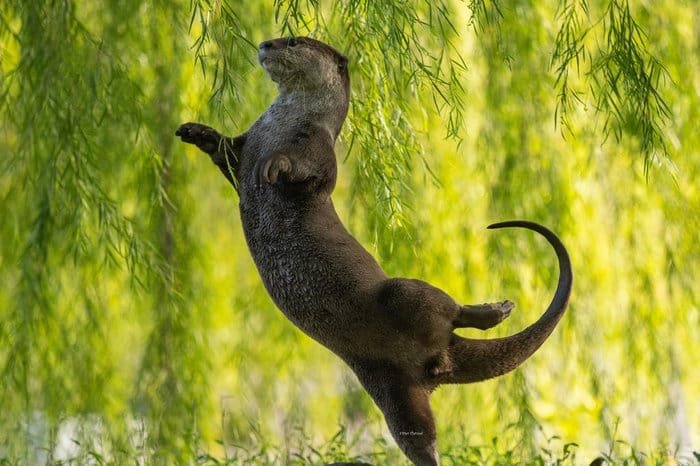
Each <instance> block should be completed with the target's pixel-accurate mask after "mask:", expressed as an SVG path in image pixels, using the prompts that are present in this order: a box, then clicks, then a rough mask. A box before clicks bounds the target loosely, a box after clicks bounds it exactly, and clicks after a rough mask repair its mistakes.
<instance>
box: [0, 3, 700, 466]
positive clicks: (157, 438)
mask: <svg viewBox="0 0 700 466" xmlns="http://www.w3.org/2000/svg"><path fill="white" fill-rule="evenodd" d="M699 18H700V7H698V6H697V5H696V4H694V3H692V2H691V3H687V2H680V1H676V0H662V1H659V2H656V3H655V4H653V5H651V4H644V5H637V4H634V3H632V4H631V3H630V2H628V1H626V0H598V1H583V0H561V1H549V2H526V1H520V0H519V1H515V2H497V1H493V0H492V1H479V0H473V1H470V2H460V1H456V0H455V1H448V0H441V1H435V2H419V1H407V2H399V3H394V2H374V1H369V0H342V1H337V2H323V3H322V2H318V1H307V2H299V1H275V2H254V3H252V4H251V2H234V1H226V0H223V1H216V2H211V1H205V0H193V1H189V2H185V1H184V0H173V1H151V2H141V1H135V0H109V1H105V2H101V3H100V4H99V5H98V4H96V3H95V2H88V1H84V0H63V1H54V2H47V1H43V2H42V1H38V2H25V1H20V0H7V1H4V2H3V3H2V5H1V6H0V73H1V75H0V77H1V79H0V110H1V111H0V150H2V157H0V199H1V201H0V218H2V222H0V231H1V232H2V241H1V244H0V251H1V253H0V265H1V268H0V277H1V278H2V280H3V283H5V286H3V287H2V288H1V289H0V377H1V379H0V386H2V389H1V391H0V407H1V409H2V412H3V416H2V417H0V458H3V459H7V460H9V461H10V462H12V463H15V462H17V463H37V462H45V461H59V460H70V459H72V460H75V461H77V462H85V461H90V460H92V461H98V462H99V461H104V462H115V463H122V462H132V461H145V462H163V463H167V464H172V463H174V462H192V461H195V459H197V458H199V459H200V461H208V462H212V463H215V462H218V461H224V460H227V461H230V462H232V463H233V464H236V462H237V461H238V462H241V464H243V463H244V462H246V461H257V462H258V463H260V464H279V463H280V462H285V461H286V462H295V461H296V462H299V463H303V462H322V461H324V460H333V459H334V460H342V459H344V458H348V457H350V456H352V454H353V453H355V454H362V455H375V456H373V461H375V462H377V463H386V464H398V463H397V462H400V461H401V460H400V459H399V458H400V456H398V455H397V453H396V450H395V448H394V447H393V446H392V445H391V444H387V442H385V441H384V440H383V438H384V437H383V436H382V430H381V429H382V424H381V419H380V417H379V415H378V413H377V412H376V410H375V409H374V408H373V407H372V404H371V402H370V401H369V400H368V398H367V397H366V396H365V395H364V394H363V393H362V392H361V391H359V389H358V387H357V384H356V382H355V381H354V379H353V378H352V376H351V375H349V373H348V372H347V371H346V370H345V369H344V368H343V366H342V365H341V364H340V363H339V362H338V361H337V360H335V359H334V358H333V357H332V356H331V355H330V354H329V353H327V352H326V351H325V350H323V349H322V348H320V347H319V346H318V345H316V344H314V343H313V342H311V341H310V340H308V339H307V338H306V337H304V336H303V335H301V334H300V333H299V332H297V331H296V330H295V329H294V328H293V327H292V326H291V325H289V324H288V323H286V322H285V321H284V320H283V318H282V317H281V315H280V314H279V312H278V311H276V310H275V309H274V306H273V305H272V303H271V302H270V300H269V299H268V298H267V297H266V294H265V292H264V290H263V288H262V286H261V284H260V282H259V279H258V278H257V274H256V273H255V270H254V267H253V265H252V263H251V261H250V259H249V257H248V253H247V251H246V248H245V242H244V240H243V238H242V236H241V232H240V225H238V220H237V218H238V216H237V211H236V198H235V194H234V193H233V192H232V191H231V190H230V189H228V188H227V186H226V183H225V182H224V181H222V179H220V175H219V174H218V173H217V172H216V170H214V169H213V167H211V166H210V165H209V164H207V163H206V161H205V160H204V159H202V158H201V157H199V156H198V154H196V153H195V152H190V149H186V148H185V147H183V146H181V145H177V144H175V138H174V135H173V133H174V130H175V129H176V128H177V126H178V124H179V123H181V122H183V121H187V120H202V121H207V122H210V123H211V124H212V125H213V126H216V127H220V128H227V129H228V132H229V133H230V134H238V133H240V132H241V131H242V130H244V129H245V128H246V127H247V126H248V125H249V124H250V123H251V122H252V121H253V120H254V119H255V118H256V116H257V115H259V114H260V113H261V111H262V110H263V109H264V108H265V106H266V105H267V104H268V103H269V102H270V101H271V100H272V98H273V97H274V94H275V89H274V87H273V86H272V85H271V84H270V83H269V82H268V81H267V79H266V78H265V77H264V75H263V73H262V71H261V70H260V69H259V67H258V66H257V64H256V63H255V56H256V44H257V43H259V42H260V41H262V40H263V39H266V38H269V37H271V36H278V35H311V36H314V37H316V38H319V39H321V40H324V41H326V42H329V43H331V44H333V45H334V46H335V47H336V48H338V49H340V50H342V51H343V52H344V53H345V54H346V55H348V56H349V58H350V62H351V65H350V72H351V80H352V92H353V95H352V102H351V110H350V114H349V116H348V120H347V121H346V123H345V127H344V129H343V132H342V134H341V143H340V145H339V147H338V148H337V153H338V154H339V158H340V159H341V162H342V163H341V164H340V170H341V181H340V184H339V187H338V190H337V193H336V201H337V203H339V204H340V205H341V206H342V210H343V212H342V214H343V215H342V216H343V218H344V220H345V221H346V222H347V223H348V224H349V225H350V228H351V230H352V231H353V232H354V233H355V234H357V235H358V237H359V238H360V239H361V241H362V242H363V243H364V244H365V245H367V246H368V247H370V248H373V250H374V252H375V253H376V254H377V255H378V256H379V257H380V259H381V262H382V264H383V265H384V267H385V269H386V270H387V272H389V273H392V274H400V275H402V276H416V277H420V278H424V279H427V280H429V281H431V282H433V283H435V284H436V285H439V286H441V287H442V288H443V289H446V290H447V291H449V292H450V294H451V295H453V296H456V297H459V298H460V300H462V301H464V302H476V301H486V300H491V299H502V298H509V299H512V300H514V301H516V303H517V305H518V308H517V313H516V314H514V315H513V317H512V318H511V321H510V322H508V323H506V324H504V325H503V326H502V327H501V328H499V329H495V330H494V331H493V332H492V335H504V334H509V333H514V332H515V331H516V330H517V329H520V328H522V327H523V326H524V325H526V324H527V323H529V322H531V321H533V320H534V319H535V318H536V315H537V313H538V312H539V311H540V310H541V309H542V308H543V307H544V304H546V300H547V297H548V293H549V289H550V288H551V287H552V286H553V282H554V280H555V277H554V276H553V264H550V263H549V262H547V263H542V260H544V259H543V258H545V257H549V254H548V252H547V251H546V249H545V248H544V246H543V245H540V244H539V243H534V242H533V241H534V240H532V238H529V237H527V236H521V235H518V236H513V237H512V238H510V237H508V236H504V235H499V236H494V237H491V236H486V233H484V232H483V231H482V229H481V228H482V227H483V226H484V225H486V224H488V223H490V222H492V221H495V220H501V219H505V218H512V217H524V218H528V219H532V220H537V221H541V222H543V223H545V224H547V225H550V226H552V228H554V229H555V230H557V231H558V232H559V233H561V234H562V235H563V236H564V239H565V242H566V243H567V245H568V246H569V248H570V249H571V251H572V257H573V259H574V262H575V270H576V271H577V278H578V282H577V289H576V292H575V295H574V297H573V300H572V307H571V311H570V312H569V314H568V315H567V317H566V319H565V321H564V322H563V323H562V324H561V325H560V327H561V328H560V329H559V330H558V331H557V332H556V334H555V336H553V337H552V339H551V341H549V342H548V343H547V344H546V345H545V347H543V348H542V350H540V352H539V353H538V354H537V355H536V356H535V357H534V358H533V359H532V360H531V361H529V362H528V363H527V364H526V365H525V366H524V367H522V368H521V369H519V370H518V371H516V372H515V373H514V374H512V375H509V376H507V377H503V378H501V379H499V380H497V381H491V382H487V383H484V384H481V385H478V386H473V387H450V388H446V389H443V390H442V391H440V392H439V393H438V394H437V395H436V397H435V401H436V411H437V412H438V417H439V418H440V425H439V428H440V429H441V432H440V436H441V439H442V443H441V445H440V450H441V451H442V452H443V457H444V458H445V461H448V462H449V461H450V460H452V462H453V463H454V464H468V463H470V462H480V463H479V464H481V463H482V462H483V461H488V462H492V463H499V461H500V462H501V464H502V461H515V460H518V459H522V458H531V459H532V460H533V461H534V460H535V459H536V458H540V459H545V460H547V459H549V460H554V459H555V458H557V457H558V458H561V457H564V456H566V457H567V458H568V459H569V460H570V461H572V462H573V463H575V462H576V459H575V458H574V457H573V456H572V455H573V453H572V452H574V451H575V449H573V448H572V447H571V446H568V447H566V448H565V450H566V452H560V453H553V451H554V449H557V448H564V444H566V443H567V442H577V443H578V444H580V451H579V456H580V457H581V456H582V455H583V457H584V458H587V457H588V456H592V455H594V454H598V453H600V452H603V453H605V454H607V455H610V456H612V457H616V458H617V457H622V456H625V455H630V456H634V455H638V453H637V451H638V450H644V451H648V452H649V453H655V452H656V453H658V452H659V451H661V450H662V449H663V448H666V447H669V448H671V449H673V448H674V447H678V448H679V449H678V450H677V451H676V453H675V454H676V456H678V457H679V458H680V459H681V460H683V459H684V458H687V457H688V456H687V455H688V454H689V449H690V448H691V447H692V446H695V447H696V448H697V446H698V443H699V439H698V437H697V435H698V430H699V429H700V425H698V423H697V420H698V419H700V407H699V406H698V404H697V400H696V399H695V398H697V397H694V393H693V391H692V390H693V387H697V386H698V385H699V384H700V380H699V379H698V375H697V371H694V370H693V367H694V365H693V364H694V361H697V360H698V358H700V353H699V351H700V349H699V348H698V345H697V344H693V342H696V341H698V340H700V334H699V333H700V332H699V331H698V325H697V322H698V320H699V317H700V315H699V311H698V306H697V303H698V292H697V286H696V284H695V283H694V278H695V277H697V276H698V273H699V272H700V270H699V269H700V265H699V264H700V261H699V260H698V259H699V258H700V249H699V248H698V246H697V243H696V241H695V235H696V232H697V231H698V230H699V228H700V198H699V197H700V194H699V193H698V190H697V189H696V188H695V187H694V186H693V185H692V181H693V180H694V179H696V177H697V175H698V170H699V169H700V157H699V155H700V154H699V149H698V148H699V147H700V144H699V141H698V134H697V128H696V126H697V121H698V109H699V108H700V105H699V102H698V100H700V98H699V97H698V94H697V92H696V89H695V87H697V80H698V79H700V77H699V75H698V69H700V66H699V65H700V63H698V53H697V52H698V50H700V43H699V42H698V37H700V29H698V24H700V21H698V19H699ZM339 425H340V428H339V427H338V426H339ZM339 429H340V430H339ZM334 434H336V435H334ZM555 436H556V437H560V438H561V439H563V440H562V441H561V443H560V444H557V443H556V440H552V438H553V437H555ZM494 438H497V439H498V440H497V441H495V443H491V440H492V439H494ZM617 439H622V440H625V441H626V442H628V443H627V444H626V445H629V447H624V446H621V445H622V444H619V443H616V442H615V440H617ZM319 445H320V446H319ZM484 445H488V446H484ZM625 448H626V450H625ZM548 455H549V456H548ZM484 458H485V459H484ZM503 458H506V459H505V460H504V459H503ZM526 461H527V460H526ZM448 464H449V463H448Z"/></svg>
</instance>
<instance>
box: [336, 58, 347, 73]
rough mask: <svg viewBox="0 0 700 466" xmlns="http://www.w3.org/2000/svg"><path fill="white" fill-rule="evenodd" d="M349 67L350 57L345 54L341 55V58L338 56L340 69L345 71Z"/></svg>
mask: <svg viewBox="0 0 700 466" xmlns="http://www.w3.org/2000/svg"><path fill="white" fill-rule="evenodd" d="M347 67H348V59H347V57H345V56H344V55H341V56H340V58H338V71H343V70H344V69H345V68H347Z"/></svg>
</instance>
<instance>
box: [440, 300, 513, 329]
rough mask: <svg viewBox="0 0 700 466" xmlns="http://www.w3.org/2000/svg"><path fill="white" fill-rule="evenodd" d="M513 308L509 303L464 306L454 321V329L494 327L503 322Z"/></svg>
mask: <svg viewBox="0 0 700 466" xmlns="http://www.w3.org/2000/svg"><path fill="white" fill-rule="evenodd" d="M514 307H515V304H513V303H512V302H510V301H501V302H499V303H485V304H475V305H465V306H462V308H461V309H460V311H459V315H458V316H457V318H456V319H455V320H454V322H453V325H454V326H455V327H456V328H462V327H473V328H478V329H481V330H486V329H488V328H491V327H494V326H496V325H497V324H499V323H501V322H502V321H503V320H505V319H506V318H507V317H508V316H509V315H510V312H511V311H512V310H513V308H514Z"/></svg>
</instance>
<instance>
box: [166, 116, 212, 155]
mask: <svg viewBox="0 0 700 466" xmlns="http://www.w3.org/2000/svg"><path fill="white" fill-rule="evenodd" d="M175 136H180V139H182V141H183V142H187V143H190V144H194V145H195V146H197V147H199V149H200V150H202V151H203V152H206V153H207V154H210V155H211V154H214V153H216V151H218V150H219V143H220V142H221V135H220V134H219V132H218V131H216V130H215V129H214V128H211V127H209V126H206V125H201V124H199V123H185V124H184V125H182V126H180V127H179V128H178V129H177V131H175Z"/></svg>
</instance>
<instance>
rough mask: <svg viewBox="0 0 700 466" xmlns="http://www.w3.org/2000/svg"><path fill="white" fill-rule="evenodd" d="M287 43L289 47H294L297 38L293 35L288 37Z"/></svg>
mask: <svg viewBox="0 0 700 466" xmlns="http://www.w3.org/2000/svg"><path fill="white" fill-rule="evenodd" d="M287 45H288V46H290V47H296V45H297V40H296V39H295V38H294V37H290V38H289V39H287Z"/></svg>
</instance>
